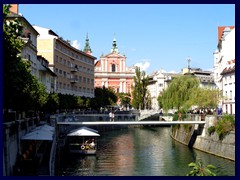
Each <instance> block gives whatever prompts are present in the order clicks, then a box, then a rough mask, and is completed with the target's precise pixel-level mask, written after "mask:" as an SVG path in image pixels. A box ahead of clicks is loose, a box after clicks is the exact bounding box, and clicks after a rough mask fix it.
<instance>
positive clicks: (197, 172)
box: [187, 161, 216, 176]
mask: <svg viewBox="0 0 240 180" xmlns="http://www.w3.org/2000/svg"><path fill="white" fill-rule="evenodd" d="M188 166H189V167H192V170H191V171H190V172H189V173H188V174H187V176H216V174H215V173H213V172H212V171H211V169H216V167H215V166H213V165H211V164H208V165H207V166H204V165H203V163H202V162H201V161H198V162H196V163H194V162H191V163H189V164H188Z"/></svg>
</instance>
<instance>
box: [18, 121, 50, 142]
mask: <svg viewBox="0 0 240 180" xmlns="http://www.w3.org/2000/svg"><path fill="white" fill-rule="evenodd" d="M53 135H54V127H51V126H48V125H43V126H39V127H36V128H34V129H33V130H32V131H31V132H29V133H27V134H25V135H24V136H22V138H21V139H22V140H48V141H52V140H53Z"/></svg>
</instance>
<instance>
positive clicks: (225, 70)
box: [213, 26, 235, 114]
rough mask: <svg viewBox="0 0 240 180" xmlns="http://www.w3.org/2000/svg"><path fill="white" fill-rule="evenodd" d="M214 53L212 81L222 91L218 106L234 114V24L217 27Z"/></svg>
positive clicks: (224, 111)
mask: <svg viewBox="0 0 240 180" xmlns="http://www.w3.org/2000/svg"><path fill="white" fill-rule="evenodd" d="M213 55H214V81H215V83H216V84H217V86H218V88H219V90H221V91H222V93H223V94H222V96H223V99H222V100H221V101H220V102H219V108H222V112H223V113H226V114H235V26H219V27H218V45H217V49H216V51H215V52H214V53H213Z"/></svg>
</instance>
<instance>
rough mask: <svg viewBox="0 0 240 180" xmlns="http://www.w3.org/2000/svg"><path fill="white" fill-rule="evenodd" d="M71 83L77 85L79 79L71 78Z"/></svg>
mask: <svg viewBox="0 0 240 180" xmlns="http://www.w3.org/2000/svg"><path fill="white" fill-rule="evenodd" d="M70 82H71V83H77V82H78V79H77V78H70Z"/></svg>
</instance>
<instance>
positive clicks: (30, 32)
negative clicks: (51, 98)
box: [8, 4, 56, 92]
mask: <svg viewBox="0 0 240 180" xmlns="http://www.w3.org/2000/svg"><path fill="white" fill-rule="evenodd" d="M15 18H17V19H18V20H19V21H20V22H21V23H22V25H23V32H22V35H21V39H22V40H23V41H24V47H23V49H22V51H21V56H22V58H23V59H24V60H27V61H29V62H30V65H31V66H30V69H31V74H32V75H34V76H36V77H37V79H38V80H39V81H40V82H41V83H42V84H43V85H44V86H45V87H46V90H47V92H54V91H55V90H56V80H55V79H56V74H55V73H54V72H52V71H51V70H50V69H49V67H48V64H49V62H48V60H47V59H45V58H41V57H39V56H38V55H37V53H38V50H37V37H38V36H39V33H38V32H37V31H36V30H35V28H34V27H33V26H32V25H31V24H30V23H29V22H28V20H27V19H26V18H25V17H23V16H22V15H21V14H20V13H19V6H18V4H11V8H10V14H9V15H8V19H9V21H11V20H14V19H15Z"/></svg>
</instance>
